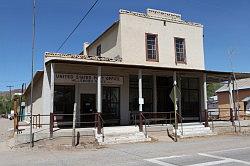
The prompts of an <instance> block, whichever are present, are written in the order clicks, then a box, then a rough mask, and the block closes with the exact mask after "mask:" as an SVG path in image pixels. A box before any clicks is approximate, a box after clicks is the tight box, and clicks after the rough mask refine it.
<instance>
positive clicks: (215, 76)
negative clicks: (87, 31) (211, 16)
mask: <svg viewBox="0 0 250 166" xmlns="http://www.w3.org/2000/svg"><path fill="white" fill-rule="evenodd" d="M49 63H66V64H84V65H93V66H110V67H124V68H135V69H151V70H168V71H177V72H189V73H206V74H207V82H224V81H227V80H228V79H229V78H230V77H233V73H232V72H226V71H212V70H200V69H186V68H171V67H161V66H151V65H138V64H127V63H123V62H122V61H101V60H87V59H77V58H59V57H56V58H55V57H49V58H46V60H45V65H47V64H49ZM234 74H235V77H236V78H237V79H244V78H250V73H243V72H235V73H234Z"/></svg>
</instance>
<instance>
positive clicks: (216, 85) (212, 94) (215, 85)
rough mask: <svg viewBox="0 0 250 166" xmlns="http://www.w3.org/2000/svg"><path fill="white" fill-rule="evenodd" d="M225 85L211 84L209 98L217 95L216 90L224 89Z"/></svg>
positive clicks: (208, 90) (208, 89)
mask: <svg viewBox="0 0 250 166" xmlns="http://www.w3.org/2000/svg"><path fill="white" fill-rule="evenodd" d="M222 86H223V84H221V83H210V84H208V85H207V97H208V98H209V97H212V96H214V95H215V92H216V90H218V89H219V88H220V87H222Z"/></svg>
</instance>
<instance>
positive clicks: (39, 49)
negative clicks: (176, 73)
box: [0, 0, 250, 91]
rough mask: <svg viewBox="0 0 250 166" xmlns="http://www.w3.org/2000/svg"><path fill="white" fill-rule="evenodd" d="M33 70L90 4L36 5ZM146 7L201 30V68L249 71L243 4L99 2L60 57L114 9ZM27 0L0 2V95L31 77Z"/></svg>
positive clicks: (218, 0) (113, 15)
mask: <svg viewBox="0 0 250 166" xmlns="http://www.w3.org/2000/svg"><path fill="white" fill-rule="evenodd" d="M36 1H37V4H36V5H37V9H36V12H37V17H36V19H37V22H36V46H35V47H36V48H35V56H36V57H35V70H41V69H42V68H43V54H44V52H46V51H49V52H55V51H56V50H57V49H58V47H59V46H60V44H61V43H62V42H63V40H64V39H65V38H66V36H67V35H68V33H69V32H71V31H72V29H73V28H74V27H75V25H76V24H77V23H78V21H79V20H80V19H81V17H82V16H83V15H84V13H85V12H86V11H87V10H88V9H89V7H90V6H91V5H92V3H93V2H94V0H71V1H70V0H36ZM121 8H122V9H127V10H132V11H138V12H145V10H146V9H147V8H155V9H160V10H164V11H170V12H175V13H180V14H181V15H182V18H183V19H184V20H187V21H193V22H198V23H201V24H203V25H204V35H205V37H204V50H205V62H206V69H209V70H220V71H230V70H231V68H230V61H229V57H228V52H229V50H234V53H233V56H232V60H233V66H234V70H235V71H241V72H250V65H249V64H250V58H249V57H250V55H249V53H250V41H249V39H250V32H249V31H250V21H249V20H250V10H249V8H250V1H249V0H238V1H235V0H209V1H205V0H126V1H125V0H100V1H99V3H98V4H97V5H96V7H95V8H94V10H93V11H92V12H91V13H90V14H89V16H88V17H87V18H86V19H85V20H84V21H83V22H82V24H81V25H80V27H79V28H78V29H77V30H76V32H75V33H74V34H73V36H72V37H71V38H70V39H69V40H68V42H67V43H66V45H65V46H64V47H63V48H62V49H61V50H60V52H64V53H80V52H81V50H82V44H83V42H85V41H89V42H91V41H93V40H94V39H95V38H96V37H97V36H98V35H99V34H100V33H101V32H103V31H104V30H105V29H106V28H107V27H108V26H109V25H111V24H112V23H113V22H114V21H116V20H117V19H118V11H119V9H121ZM31 37H32V0H21V1H20V0H0V62H1V64H0V91H1V90H7V87H6V86H7V85H13V86H14V88H20V87H21V84H22V83H24V82H25V83H28V82H29V81H30V78H31V60H30V59H31Z"/></svg>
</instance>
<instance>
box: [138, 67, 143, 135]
mask: <svg viewBox="0 0 250 166" xmlns="http://www.w3.org/2000/svg"><path fill="white" fill-rule="evenodd" d="M138 87H139V113H140V115H139V117H140V123H139V131H140V132H142V131H143V122H142V100H143V99H142V70H141V69H139V72H138Z"/></svg>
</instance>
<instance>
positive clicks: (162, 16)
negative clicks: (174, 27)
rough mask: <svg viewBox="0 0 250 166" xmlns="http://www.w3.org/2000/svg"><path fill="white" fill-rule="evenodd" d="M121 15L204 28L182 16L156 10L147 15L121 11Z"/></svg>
mask: <svg viewBox="0 0 250 166" xmlns="http://www.w3.org/2000/svg"><path fill="white" fill-rule="evenodd" d="M119 13H120V14H128V15H134V16H137V17H143V18H149V19H156V20H162V21H167V22H173V23H178V24H185V25H191V26H196V27H203V25H202V24H200V23H195V22H188V21H184V20H182V19H181V15H180V14H176V13H171V12H166V11H161V10H156V9H147V13H139V12H134V11H129V10H124V9H120V10H119Z"/></svg>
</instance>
